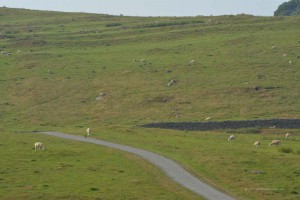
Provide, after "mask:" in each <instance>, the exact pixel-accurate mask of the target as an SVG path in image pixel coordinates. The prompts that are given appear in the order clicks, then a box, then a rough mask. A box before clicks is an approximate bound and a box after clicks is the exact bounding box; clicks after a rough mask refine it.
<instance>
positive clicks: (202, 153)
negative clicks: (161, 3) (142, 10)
mask: <svg viewBox="0 0 300 200" xmlns="http://www.w3.org/2000/svg"><path fill="white" fill-rule="evenodd" d="M0 19H1V23H0V27H1V30H0V50H1V51H5V52H11V55H2V54H1V55H0V70H1V73H0V120H1V123H0V130H1V133H0V149H1V151H0V152H1V166H6V167H3V168H1V176H0V182H1V188H0V198H1V199H33V198H36V199H45V198H49V199H53V198H55V199H68V198H72V199H145V198H148V199H172V200H173V199H201V197H197V196H195V195H194V194H193V193H191V192H189V191H186V190H185V189H183V188H181V187H179V186H178V185H176V184H175V183H173V182H171V181H170V180H169V179H168V178H166V177H165V176H164V175H163V174H162V173H161V172H160V171H159V170H158V169H156V168H154V167H153V166H152V165H150V164H148V163H146V162H145V161H143V160H141V159H139V158H137V157H135V156H132V155H130V154H126V153H122V152H118V151H115V150H110V149H106V148H104V147H103V148H101V147H98V146H93V145H90V144H82V143H79V142H71V141H64V140H61V139H57V138H51V137H45V136H41V135H37V134H34V133H32V134H22V133H21V132H32V131H34V130H45V131H48V130H49V131H51V130H53V131H60V132H65V133H71V134H78V135H82V136H84V134H85V130H86V128H87V127H91V128H92V130H93V131H92V134H91V137H95V138H99V139H103V140H107V141H112V142H116V143H121V144H126V145H130V146H134V147H139V148H143V149H147V150H150V151H154V152H156V153H160V154H162V155H164V156H166V157H169V158H172V159H174V160H176V161H177V162H179V163H180V164H182V165H183V166H184V167H185V168H186V169H188V170H189V171H191V172H192V173H194V174H196V175H197V176H199V177H200V178H201V179H204V180H206V181H207V182H209V183H211V184H213V185H215V186H216V187H218V188H222V189H223V190H225V191H226V192H228V193H230V194H233V195H235V196H236V197H237V198H238V199H278V200H279V199H299V195H300V188H299V185H300V182H299V180H300V179H299V175H300V172H299V164H300V163H299V156H300V154H299V151H300V143H299V141H300V133H299V129H293V130H281V129H241V130H220V131H203V132H198V131H193V132H192V131H175V130H162V129H147V128H141V127H138V126H137V125H142V124H146V123H153V122H168V121H174V122H182V121H187V122H188V121H192V122H193V121H203V120H204V119H205V118H207V117H208V116H210V117H211V119H210V120H214V121H223V120H245V119H273V118H300V112H299V105H300V98H299V77H300V71H299V64H300V54H299V52H300V40H299V31H300V30H299V21H300V20H299V17H255V16H249V15H237V16H219V17H203V16H197V17H177V18H175V17H169V18H168V17H142V18H139V17H126V16H109V15H96V14H88V13H60V12H46V11H43V12H42V11H30V10H23V9H9V8H0ZM284 54H286V56H283V55H284ZM191 60H194V62H192V63H191ZM290 60H291V61H292V63H291V64H289V61H290ZM171 80H176V82H175V83H174V84H173V85H170V86H168V83H169V82H170V81H171ZM100 93H105V95H104V96H101V98H99V99H96V98H97V97H99V96H100ZM286 132H290V133H291V137H290V139H289V140H284V135H285V133H286ZM232 134H233V135H235V136H236V140H234V141H232V142H228V141H227V139H228V137H229V135H232ZM273 139H281V140H282V145H281V146H278V147H277V146H272V147H269V146H268V144H269V142H270V141H271V140H273ZM257 140H259V141H260V142H261V147H258V148H255V147H254V145H253V144H254V142H255V141H257ZM36 141H41V142H43V143H44V145H45V148H46V149H45V151H44V152H35V151H34V149H32V148H33V144H34V142H36ZM78 180H80V181H78Z"/></svg>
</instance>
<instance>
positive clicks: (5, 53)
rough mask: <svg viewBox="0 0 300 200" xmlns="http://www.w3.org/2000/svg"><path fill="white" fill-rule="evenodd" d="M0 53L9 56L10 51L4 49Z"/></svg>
mask: <svg viewBox="0 0 300 200" xmlns="http://www.w3.org/2000/svg"><path fill="white" fill-rule="evenodd" d="M1 55H6V56H9V55H11V53H10V52H6V51H1Z"/></svg>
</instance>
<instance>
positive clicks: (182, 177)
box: [40, 132, 235, 200]
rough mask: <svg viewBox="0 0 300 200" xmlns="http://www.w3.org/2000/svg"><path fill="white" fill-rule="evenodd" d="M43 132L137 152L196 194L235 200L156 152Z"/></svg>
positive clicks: (220, 199)
mask: <svg viewBox="0 0 300 200" xmlns="http://www.w3.org/2000/svg"><path fill="white" fill-rule="evenodd" d="M40 133H41V134H45V135H50V136H55V137H60V138H64V139H69V140H76V141H81V142H87V143H93V144H97V145H101V146H106V147H109V148H114V149H118V150H121V151H126V152H129V153H132V154H135V155H137V156H140V157H141V158H143V159H145V160H147V161H149V162H150V163H152V164H154V165H155V166H157V167H158V168H159V169H161V170H162V171H163V172H164V173H165V174H166V175H167V176H169V177H170V178H171V179H172V180H174V181H175V182H177V183H179V184H180V185H181V186H183V187H185V188H187V189H189V190H191V191H193V192H195V193H196V194H198V195H200V196H202V197H204V198H206V199H209V200H233V199H235V198H234V197H231V196H229V195H227V194H225V193H223V192H221V191H219V190H217V189H216V188H214V187H212V186H210V185H208V184H207V183H205V182H203V181H201V180H199V179H198V178H196V177H195V176H193V175H192V174H191V173H189V172H188V171H186V170H185V169H184V168H182V167H181V166H180V165H179V164H177V163H176V162H174V161H172V160H170V159H168V158H165V157H164V156H161V155H159V154H156V153H152V152H149V151H145V150H142V149H138V148H133V147H129V146H125V145H120V144H115V143H111V142H105V141H102V140H97V139H93V138H84V137H81V136H76V135H70V134H64V133H58V132H40Z"/></svg>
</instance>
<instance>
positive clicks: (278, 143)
mask: <svg viewBox="0 0 300 200" xmlns="http://www.w3.org/2000/svg"><path fill="white" fill-rule="evenodd" d="M280 144H281V141H280V140H272V142H270V144H269V146H272V145H276V146H278V145H280Z"/></svg>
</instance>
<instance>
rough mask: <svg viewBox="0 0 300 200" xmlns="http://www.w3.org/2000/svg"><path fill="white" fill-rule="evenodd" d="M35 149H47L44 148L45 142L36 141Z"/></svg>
mask: <svg viewBox="0 0 300 200" xmlns="http://www.w3.org/2000/svg"><path fill="white" fill-rule="evenodd" d="M34 149H35V151H36V150H39V151H41V150H43V151H44V150H45V148H44V145H43V143H41V142H36V143H34Z"/></svg>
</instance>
